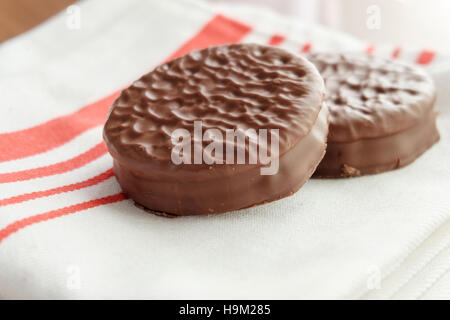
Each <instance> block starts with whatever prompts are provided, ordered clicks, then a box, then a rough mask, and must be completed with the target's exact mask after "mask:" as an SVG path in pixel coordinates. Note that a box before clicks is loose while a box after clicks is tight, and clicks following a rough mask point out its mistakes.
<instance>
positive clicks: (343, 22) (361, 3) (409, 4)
mask: <svg viewBox="0 0 450 320" xmlns="http://www.w3.org/2000/svg"><path fill="white" fill-rule="evenodd" d="M85 1H92V0H85ZM123 1H126V0H123ZM142 1H147V0H142ZM170 1H177V0H170ZM205 1H209V2H212V3H222V4H225V5H230V6H232V5H236V4H247V5H256V6H264V7H267V8H269V9H270V10H273V11H276V12H278V13H280V14H282V15H284V16H286V17H290V18H293V19H301V20H303V21H309V22H313V23H318V24H322V25H325V26H328V27H331V28H334V29H339V30H342V31H345V32H348V33H350V34H353V35H355V36H357V37H359V38H362V39H364V40H366V41H368V42H372V43H374V44H377V43H392V44H397V45H409V46H418V47H424V48H430V49H436V50H440V51H449V52H450V36H449V33H450V1H449V0H427V1H424V0H205ZM73 2H75V1H74V0H0V41H3V40H6V39H8V38H11V37H13V36H15V35H17V34H20V33H21V32H23V31H25V30H27V29H29V28H31V27H33V26H34V25H36V24H38V23H40V22H42V21H43V20H45V19H47V18H48V17H50V16H51V15H53V14H55V13H57V12H58V11H61V10H63V9H64V8H66V7H67V6H68V5H70V4H71V3H73Z"/></svg>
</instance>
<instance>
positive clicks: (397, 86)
mask: <svg viewBox="0 0 450 320" xmlns="http://www.w3.org/2000/svg"><path fill="white" fill-rule="evenodd" d="M308 58H309V59H310V61H312V62H313V63H314V64H315V66H316V67H317V69H318V70H319V72H320V74H321V75H322V77H323V78H324V81H325V87H326V90H327V99H326V101H327V105H328V108H329V112H330V127H329V135H328V146H327V152H326V154H325V157H324V159H323V160H322V162H321V163H320V165H319V167H318V168H317V170H316V172H315V176H319V177H332V178H335V177H348V176H359V175H363V174H372V173H379V172H383V171H387V170H392V169H396V168H399V167H402V166H405V165H407V164H409V163H411V162H412V161H414V160H415V159H416V158H417V157H419V156H420V155H421V154H422V153H424V152H425V151H426V150H427V149H428V148H430V147H431V146H432V145H433V144H434V143H435V142H436V141H438V140H439V133H438V130H437V128H436V112H435V111H434V109H433V106H434V102H435V99H436V90H435V87H434V85H433V81H432V79H431V78H430V76H428V75H427V74H426V72H425V71H424V70H422V69H421V68H419V67H416V66H413V65H409V64H406V63H402V62H398V61H393V60H389V59H383V58H379V57H375V56H367V55H364V54H333V53H316V54H311V55H309V56H308Z"/></svg>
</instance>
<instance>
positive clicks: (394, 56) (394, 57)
mask: <svg viewBox="0 0 450 320" xmlns="http://www.w3.org/2000/svg"><path fill="white" fill-rule="evenodd" d="M401 51H402V48H401V47H397V48H395V49H394V51H392V59H397V58H398V56H399V55H400V52H401Z"/></svg>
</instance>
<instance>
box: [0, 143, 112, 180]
mask: <svg viewBox="0 0 450 320" xmlns="http://www.w3.org/2000/svg"><path fill="white" fill-rule="evenodd" d="M105 153H106V146H105V144H104V143H103V142H100V143H99V144H97V145H96V146H94V147H92V148H91V149H89V150H88V151H86V152H84V153H82V154H80V155H78V156H76V157H74V158H72V159H69V160H66V161H62V162H58V163H55V164H52V165H49V166H45V167H39V168H34V169H29V170H23V171H16V172H8V173H1V174H0V183H8V182H15V181H24V180H30V179H35V178H42V177H47V176H51V175H55V174H59V173H64V172H67V171H71V170H74V169H77V168H79V167H82V166H84V165H85V164H87V163H89V162H91V161H93V160H95V159H97V158H99V157H100V156H102V155H104V154H105Z"/></svg>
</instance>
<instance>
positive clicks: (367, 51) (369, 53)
mask: <svg viewBox="0 0 450 320" xmlns="http://www.w3.org/2000/svg"><path fill="white" fill-rule="evenodd" d="M374 51H375V46H374V45H373V44H370V45H368V46H367V48H366V50H365V52H366V54H368V55H371V54H373V52H374Z"/></svg>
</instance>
